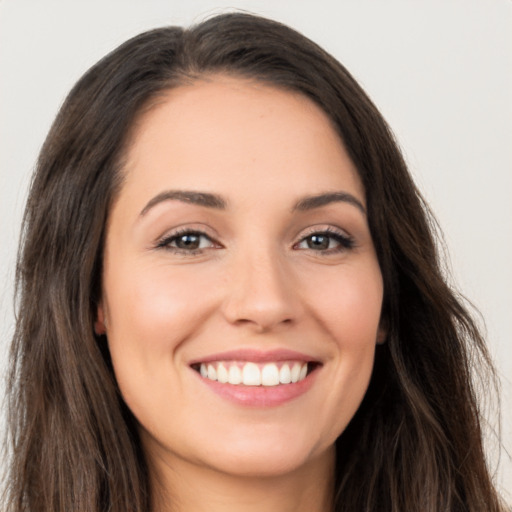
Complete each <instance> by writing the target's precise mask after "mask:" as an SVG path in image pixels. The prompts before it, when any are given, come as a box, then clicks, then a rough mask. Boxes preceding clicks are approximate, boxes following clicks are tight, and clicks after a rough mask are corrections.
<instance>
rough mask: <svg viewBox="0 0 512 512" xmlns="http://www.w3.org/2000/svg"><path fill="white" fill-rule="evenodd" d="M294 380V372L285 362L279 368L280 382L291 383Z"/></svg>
mask: <svg viewBox="0 0 512 512" xmlns="http://www.w3.org/2000/svg"><path fill="white" fill-rule="evenodd" d="M291 381H292V372H291V371H290V367H289V366H288V365H287V364H283V366H281V369H280V370H279V382H280V383H281V384H290V382H291Z"/></svg>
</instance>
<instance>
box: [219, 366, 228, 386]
mask: <svg viewBox="0 0 512 512" xmlns="http://www.w3.org/2000/svg"><path fill="white" fill-rule="evenodd" d="M217 380H218V381H219V382H222V383H223V384H225V383H226V382H227V381H228V371H227V370H226V367H225V366H224V365H223V364H222V363H220V364H219V366H217Z"/></svg>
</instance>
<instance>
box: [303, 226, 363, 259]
mask: <svg viewBox="0 0 512 512" xmlns="http://www.w3.org/2000/svg"><path fill="white" fill-rule="evenodd" d="M352 247H354V240H353V238H351V237H350V236H348V235H346V234H342V233H338V232H330V231H324V232H322V231H320V232H317V233H312V234H311V235H308V236H306V237H304V238H303V239H302V240H301V241H300V242H299V243H298V244H297V245H295V249H307V250H310V251H316V252H323V253H326V254H331V253H336V252H340V251H344V250H347V249H352Z"/></svg>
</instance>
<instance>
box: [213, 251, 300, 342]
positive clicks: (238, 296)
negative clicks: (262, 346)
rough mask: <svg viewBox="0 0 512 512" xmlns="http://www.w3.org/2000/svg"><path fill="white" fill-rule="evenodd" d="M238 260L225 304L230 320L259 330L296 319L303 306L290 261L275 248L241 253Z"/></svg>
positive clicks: (278, 325) (232, 269) (267, 329)
mask: <svg viewBox="0 0 512 512" xmlns="http://www.w3.org/2000/svg"><path fill="white" fill-rule="evenodd" d="M235 259H236V261H235V262H234V263H233V264H232V266H231V268H230V271H229V275H228V279H229V282H228V284H227V290H228V291H227V294H226V297H225V301H224V304H223V313H224V316H225V318H226V320H227V321H228V322H230V323H231V324H235V325H246V326H247V327H250V328H252V329H253V330H255V331H256V332H265V331H270V330H274V329H277V328H279V327H282V326H285V325H289V324H292V323H294V322H296V321H297V320H298V318H299V316H300V311H301V306H300V300H299V297H298V293H297V288H296V286H295V283H294V281H295V280H294V279H293V276H292V272H291V270H290V268H289V264H287V263H286V262H285V261H283V259H282V258H280V257H279V255H276V254H275V253H273V252H272V251H259V252H258V253H257V254H255V253H252V254H250V255H248V254H247V253H245V254H240V255H238V256H237V257H236V258H235Z"/></svg>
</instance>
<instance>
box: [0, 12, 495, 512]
mask: <svg viewBox="0 0 512 512" xmlns="http://www.w3.org/2000/svg"><path fill="white" fill-rule="evenodd" d="M217 73H222V74H230V75H233V76H238V77H248V78H251V79H255V80H259V81H262V82H264V83H268V84H270V85H272V86H274V87H278V88H282V89H284V90H293V91H298V92H300V93H302V94H304V95H305V96H307V97H308V98H310V99H311V100H312V101H314V102H315V103H316V104H318V105H319V106H320V107H321V108H322V109H323V110H324V111H325V112H326V113H327V114H328V116H329V117H330V119H331V120H332V122H333V125H334V126H335V128H336V129H337V131H338V133H339V136H340V138H341V141H342V142H343V144H344V146H345V148H346V150H347V151H348V153H349V155H350V157H351V159H352V161H353V162H354V164H355V166H356V167H357V170H358V172H359V176H360V178H361V180H362V183H363V185H364V188H365V192H366V200H367V205H368V218H369V225H370V230H371V233H372V237H373V241H374V244H375V247H376V251H377V255H378V259H379V263H380V268H381V270H382V275H383V279H384V306H383V318H384V322H385V323H386V326H387V330H388V339H387V342H386V343H385V344H384V345H382V346H379V347H378V348H377V353H376V357H375V366H374V371H373V375H372V379H371V382H370V386H369V389H368V391H367V393H366V396H365V398H364V400H363V403H362V404H361V406H360V408H359V410H358V412H357V413H356V415H355V417H354V418H353V419H352V421H351V423H350V424H349V426H348V427H347V429H346V430H345V431H344V432H343V433H342V435H341V436H340V437H339V439H338V440H337V463H336V489H335V496H334V504H333V509H334V510H335V511H336V512H342V511H343V512H353V511H356V510H357V511H366V512H404V511H407V512H440V511H443V512H444V511H446V512H462V511H464V512H477V511H478V512H483V511H486V512H497V511H498V510H502V509H501V508H500V507H501V505H500V501H499V497H498V496H497V493H496V491H495V489H494V487H493V484H492V479H491V477H490V474H489V471H488V468H487V466H486V461H485V455H484V450H483V444H482V432H481V415H480V412H479V406H478V403H477V396H476V390H475V385H474V381H473V369H474V368H477V369H478V372H479V373H480V374H483V375H485V376H487V378H488V379H490V381H491V382H495V381H494V373H493V369H492V365H491V363H490V360H489V357H488V353H487V351H486V348H485V344H484V341H483V339H482V337H481V335H480V333H479V330H478V328H477V326H476V324H475V322H474V321H473V319H472V318H471V316H470V315H469V314H468V312H467V310H466V309H465V306H464V304H463V302H462V301H461V299H460V298H459V297H458V296H457V295H456V294H455V293H454V292H453V291H452V289H451V288H450V286H449V285H448V284H447V282H446V278H445V273H444V271H443V267H442V262H441V261H440V259H439V257H438V242H437V240H438V239H437V235H436V228H435V223H434V222H433V220H432V216H431V215H430V213H429V210H428V207H427V206H426V204H425V202H424V201H423V199H422V198H421V196H420V194H419V193H418V190H417V189H416V187H415V185H414V183H413V181H412V179H411V177H410V175H409V173H408V171H407V168H406V165H405V163H404V159H403V157H402V155H401V153H400V150H399V148H398V147H397V144H396V142H395V140H394V138H393V135H392V133H391V131H390V130H389V128H388V126H387V124H386V122H385V121H384V119H383V118H382V116H381V114H380V113H379V112H378V110H377V109H376V107H375V106H374V105H373V103H372V102H371V100H370V99H369V98H368V96H367V95H366V94H365V93H364V91H363V90H362V89H361V87H360V86H359V85H358V84H357V82H356V81H355V80H354V79H353V78H352V76H351V75H350V74H349V72H348V71H347V70H346V69H345V68H344V67H343V66H342V65H341V64H340V63H339V62H337V61H336V60H335V59H334V58H333V57H332V56H330V55H329V54H327V53H326V52H325V51H324V50H322V49H321V48H320V47H319V46H317V45H316V44H315V43H313V42H311V41H310V40H308V39H307V38H305V37H304V36H302V35H301V34H299V33H297V32H296V31H294V30H292V29H290V28H288V27H286V26H284V25H282V24H280V23H277V22H274V21H270V20H267V19H263V18H260V17H256V16H253V15H249V14H242V13H232V14H224V15H220V16H216V17H213V18H211V19H208V20H206V21H205V22H203V23H200V24H198V25H196V26H193V27H191V28H190V29H183V28H180V27H167V28H159V29H156V30H152V31H149V32H145V33H143V34H141V35H139V36H137V37H134V38H133V39H131V40H129V41H127V42H126V43H124V44H122V45H121V46H120V47H119V48H117V49H116V50H114V51H113V52H112V53H110V54H109V55H107V56H106V57H105V58H103V59H102V60H101V61H99V62H98V63H97V64H96V65H94V66H93V67H92V68H91V69H90V70H89V71H88V72H87V73H86V74H85V75H84V76H83V77H82V78H81V79H80V80H79V81H78V83H77V84H76V85H75V87H74V88H73V89H72V91H71V92H70V94H69V96H68V98H67V99H66V101H65V103H64V104H63V106H62V108H61V110H60V112H59V114H58V116H57V118H56V119H55V121H54V124H53V126H52V128H51V130H50V132H49V134H48V137H47V139H46V142H45V143H44V146H43V148H42V150H41V154H40V156H39V160H38V163H37V168H36V171H35V175H34V178H33V182H32V185H31V190H30V195H29V198H28V202H27V206H26V211H25V216H24V224H23V234H22V241H21V245H20V252H19V258H18V266H17V323H16V330H15V334H14V337H13V341H12V348H11V361H12V366H11V372H10V376H9V385H8V405H9V433H10V451H11V461H10V475H9V480H8V488H7V499H6V503H7V511H8V512H84V511H88V512H100V511H107V510H108V511H109V512H149V511H150V510H151V503H152V499H151V495H150V492H149V483H148V478H149V477H148V466H147V463H146V460H145V455H144V453H143V452H142V450H141V447H140V442H139V438H138V433H137V428H136V421H135V419H134V418H133V416H132V414H131V412H130V411H129V410H128V408H127V407H126V405H125V404H124V402H123V400H122V398H121V396H120V393H119V390H118V387H117V385H116V381H115V378H114V375H113V371H112V365H111V361H110V357H109V352H108V348H107V344H106V340H105V338H104V337H103V336H96V335H95V334H94V330H93V324H94V321H95V314H96V310H97V303H98V299H99V296H100V287H101V273H102V253H103V244H104V237H105V225H106V221H107V218H108V215H109V210H110V206H111V204H112V202H113V201H114V200H115V198H116V195H117V194H118V192H119V190H120V187H121V186H122V181H123V177H122V169H123V156H124V155H125V153H126V147H127V145H128V144H129V139H130V132H131V129H132V128H133V126H134V124H135V123H136V121H137V118H138V116H139V115H140V113H141V112H142V111H143V110H144V109H145V108H146V107H147V106H148V105H150V104H151V102H152V101H153V100H154V99H155V98H156V97H157V96H159V95H160V94H163V93H165V91H167V90H169V89H171V88H173V87H176V86H178V85H181V84H184V83H193V82H194V80H197V79H199V78H201V77H205V76H209V75H212V74H217Z"/></svg>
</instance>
